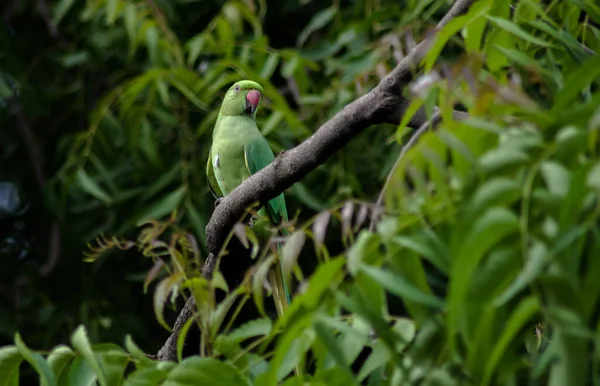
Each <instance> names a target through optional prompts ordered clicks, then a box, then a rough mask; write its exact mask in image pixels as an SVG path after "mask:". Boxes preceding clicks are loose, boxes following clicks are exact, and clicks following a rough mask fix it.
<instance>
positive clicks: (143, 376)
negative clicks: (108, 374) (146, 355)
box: [123, 367, 168, 386]
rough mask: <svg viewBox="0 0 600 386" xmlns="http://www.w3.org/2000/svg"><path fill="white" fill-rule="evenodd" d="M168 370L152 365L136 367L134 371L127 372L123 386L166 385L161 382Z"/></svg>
mask: <svg viewBox="0 0 600 386" xmlns="http://www.w3.org/2000/svg"><path fill="white" fill-rule="evenodd" d="M167 374H168V371H167V370H165V369H158V368H152V367H146V368H143V369H137V370H136V371H134V372H132V373H131V374H129V376H128V377H127V379H126V380H125V383H124V384H123V386H160V385H166V383H163V381H164V380H165V378H167Z"/></svg>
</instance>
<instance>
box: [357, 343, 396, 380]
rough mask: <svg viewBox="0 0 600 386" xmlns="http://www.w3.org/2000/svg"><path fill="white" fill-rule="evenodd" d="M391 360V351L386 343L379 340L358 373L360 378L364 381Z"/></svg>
mask: <svg viewBox="0 0 600 386" xmlns="http://www.w3.org/2000/svg"><path fill="white" fill-rule="evenodd" d="M389 360H390V353H389V351H388V349H387V347H386V346H385V344H384V343H383V342H382V341H380V340H378V341H377V342H376V343H375V344H374V345H373V351H372V352H371V354H370V355H369V357H368V358H367V360H366V361H365V363H364V364H363V365H362V367H361V368H360V371H359V373H358V380H359V382H362V381H363V380H364V379H365V378H366V377H368V376H369V375H370V374H371V373H372V372H374V371H375V370H377V369H381V368H383V367H384V366H385V364H386V363H387V362H388V361H389Z"/></svg>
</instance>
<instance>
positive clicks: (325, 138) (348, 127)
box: [158, 0, 475, 360]
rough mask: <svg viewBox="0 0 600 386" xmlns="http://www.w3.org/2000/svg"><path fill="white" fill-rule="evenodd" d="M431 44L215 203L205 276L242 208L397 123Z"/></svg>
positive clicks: (456, 11)
mask: <svg viewBox="0 0 600 386" xmlns="http://www.w3.org/2000/svg"><path fill="white" fill-rule="evenodd" d="M474 2H475V0H457V1H456V2H455V3H454V5H453V6H452V8H451V9H450V10H449V11H448V13H447V14H446V15H445V16H444V18H443V19H442V20H441V21H440V22H439V23H438V25H437V26H436V29H439V28H441V27H443V26H444V25H446V24H447V23H448V22H449V21H451V20H452V19H453V18H455V17H456V16H459V15H461V14H463V13H465V12H466V11H467V10H468V9H469V7H470V6H471V4H473V3H474ZM431 41H432V36H429V37H428V38H427V39H425V40H424V41H423V42H421V43H420V44H419V45H417V46H416V47H415V48H414V49H413V50H412V51H411V52H410V53H409V54H408V55H407V56H406V57H405V58H404V59H403V60H402V61H401V62H400V63H398V65H397V66H396V67H395V68H394V70H393V71H392V72H391V73H390V74H388V75H387V76H386V77H385V78H384V79H382V80H381V82H380V83H379V84H378V85H377V87H375V88H374V89H373V90H372V91H371V92H369V93H368V94H366V95H363V96H362V97H360V98H359V99H357V100H356V101H354V102H352V103H351V104H349V105H347V106H346V107H344V109H343V110H342V111H340V112H338V113H337V114H336V115H335V116H334V117H333V118H331V119H330V120H329V121H328V122H326V123H325V124H323V125H322V126H321V127H320V128H319V129H318V130H317V131H316V132H315V133H314V134H313V135H312V136H310V137H309V138H308V139H306V140H305V141H304V142H302V143H301V144H300V145H298V146H296V147H295V148H293V149H291V150H288V151H286V152H283V153H281V154H279V156H277V157H276V158H275V160H274V161H273V162H272V163H271V164H270V165H269V166H267V167H265V168H264V169H262V170H261V171H260V172H258V173H256V174H254V175H252V176H251V177H250V178H248V179H247V180H246V181H244V183H243V184H241V185H240V186H239V187H238V188H236V189H235V190H234V191H233V192H231V193H230V194H229V195H228V196H227V197H225V198H224V199H223V200H222V201H221V202H220V204H219V205H218V206H217V207H216V209H215V211H214V212H213V214H212V216H211V218H210V221H209V223H208V225H207V227H206V238H207V246H208V250H209V252H210V255H211V256H209V259H207V262H206V263H205V267H204V269H203V275H204V276H205V277H210V276H212V270H213V269H214V258H212V259H211V257H213V256H218V253H219V250H220V249H221V246H222V245H223V243H224V241H225V239H226V237H227V235H228V233H229V231H230V230H231V228H232V227H233V226H234V224H235V223H236V222H237V221H239V219H240V218H241V216H242V215H243V214H244V213H245V211H246V208H248V207H249V206H251V205H252V204H254V203H256V202H260V203H263V204H264V203H265V202H267V201H268V200H270V199H271V198H273V197H275V196H277V195H278V194H280V193H281V192H283V191H284V190H285V189H287V188H289V187H290V186H292V185H293V184H294V183H295V182H297V181H299V180H301V179H302V178H303V177H304V176H306V174H308V173H309V172H311V171H312V170H314V169H316V168H317V167H318V166H319V165H321V164H323V163H325V162H326V161H327V159H329V158H330V157H331V156H332V155H333V154H334V153H335V152H336V151H338V150H340V149H341V148H343V147H344V146H345V145H346V144H347V143H348V142H349V141H350V140H351V139H352V138H354V137H355V136H356V135H358V134H359V133H360V132H362V131H363V130H364V129H366V128H367V127H369V126H371V125H373V124H378V123H392V124H398V123H399V122H400V120H401V119H402V117H403V116H404V114H405V112H406V109H407V108H408V106H409V104H410V102H409V101H408V100H406V99H405V98H404V97H403V95H402V92H403V90H404V88H405V87H406V86H407V84H408V83H409V82H410V81H412V80H413V77H414V73H413V71H414V70H417V69H418V67H419V63H420V61H421V59H422V57H423V55H424V54H425V53H426V52H427V48H428V46H429V44H430V42H431ZM427 120H428V118H427V116H426V114H425V112H424V111H419V112H418V113H417V114H415V115H414V117H413V118H412V119H411V122H410V125H411V126H413V127H418V126H421V125H423V124H424V123H425V122H427ZM190 307H193V308H190ZM193 309H195V303H194V300H193V299H192V298H190V299H188V301H187V302H186V305H185V306H184V309H183V310H182V312H181V313H180V315H179V317H178V318H177V321H176V323H175V326H174V328H173V333H172V334H171V336H170V337H169V339H168V340H167V342H165V345H164V346H163V347H162V348H161V350H160V351H159V354H158V359H161V360H176V359H177V356H176V352H177V351H176V342H177V337H178V336H179V331H180V326H182V325H183V323H185V321H186V320H187V319H188V318H189V317H191V315H193V311H192V312H190V310H193Z"/></svg>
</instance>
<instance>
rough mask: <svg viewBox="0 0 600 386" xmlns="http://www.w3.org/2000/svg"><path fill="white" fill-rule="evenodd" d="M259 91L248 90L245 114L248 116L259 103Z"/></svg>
mask: <svg viewBox="0 0 600 386" xmlns="http://www.w3.org/2000/svg"><path fill="white" fill-rule="evenodd" d="M260 97H261V94H260V91H258V90H250V91H248V94H246V112H247V113H249V114H253V113H254V112H255V111H256V109H257V108H258V104H259V103H260Z"/></svg>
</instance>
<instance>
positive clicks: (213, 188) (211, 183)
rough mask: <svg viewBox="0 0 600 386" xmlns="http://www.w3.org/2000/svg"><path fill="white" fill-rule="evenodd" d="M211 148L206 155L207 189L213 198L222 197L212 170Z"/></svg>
mask: <svg viewBox="0 0 600 386" xmlns="http://www.w3.org/2000/svg"><path fill="white" fill-rule="evenodd" d="M212 162H213V161H212V148H211V150H210V152H209V153H208V162H207V163H206V180H207V182H208V189H210V192H211V193H212V195H213V196H214V197H215V198H220V197H223V192H222V191H221V187H220V186H219V183H218V181H217V177H216V176H215V170H214V169H213V164H212Z"/></svg>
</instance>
